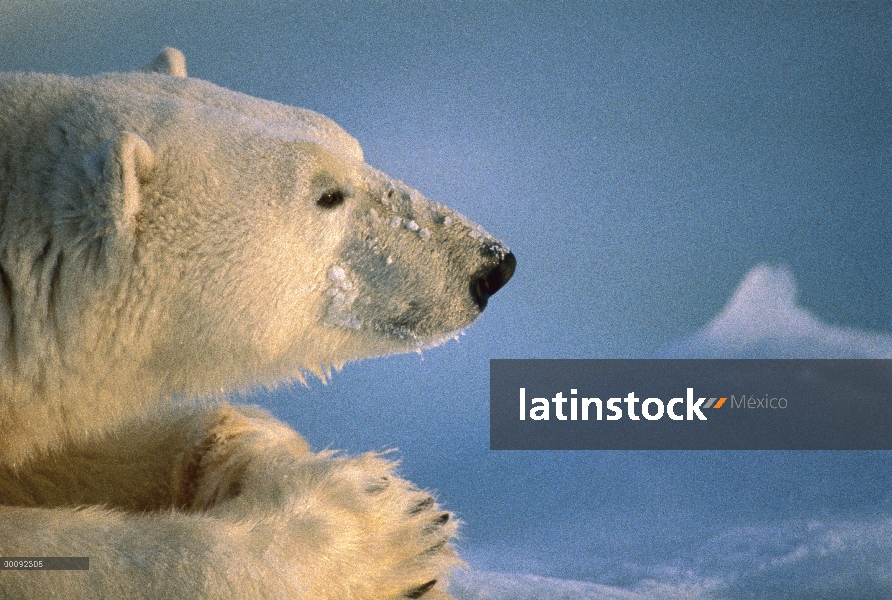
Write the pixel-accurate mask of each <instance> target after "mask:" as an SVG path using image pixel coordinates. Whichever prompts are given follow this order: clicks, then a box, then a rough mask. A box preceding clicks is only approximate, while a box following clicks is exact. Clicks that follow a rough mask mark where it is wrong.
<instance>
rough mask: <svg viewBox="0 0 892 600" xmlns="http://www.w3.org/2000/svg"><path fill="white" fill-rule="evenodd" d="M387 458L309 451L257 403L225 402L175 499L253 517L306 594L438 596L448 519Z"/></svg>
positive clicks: (189, 506) (190, 506)
mask: <svg viewBox="0 0 892 600" xmlns="http://www.w3.org/2000/svg"><path fill="white" fill-rule="evenodd" d="M394 466H395V465H394V463H392V462H389V461H387V460H384V459H383V458H382V457H381V456H379V455H375V454H366V455H362V456H358V457H352V458H351V457H341V456H337V455H335V454H333V453H330V452H326V453H320V454H313V453H310V452H309V451H307V450H306V445H305V443H304V442H303V440H302V439H301V438H300V436H298V435H297V433H296V432H294V431H293V430H292V429H290V428H288V427H286V426H285V425H283V424H281V423H279V422H277V421H275V420H274V419H272V418H271V417H269V416H268V415H267V414H266V413H263V412H262V411H258V410H256V409H250V408H242V407H240V408H233V407H224V408H221V409H220V410H219V412H218V413H217V424H216V425H215V426H214V427H212V428H210V429H209V430H207V431H206V433H205V435H204V437H203V438H202V439H201V440H200V441H198V442H197V443H196V444H195V445H194V452H193V455H192V457H191V459H189V460H188V461H185V463H184V465H183V467H182V469H181V473H182V478H183V481H184V484H183V486H182V488H181V489H182V495H181V497H180V499H179V503H180V505H181V506H182V507H183V508H184V509H185V510H187V511H196V512H199V513H203V514H207V515H209V516H214V517H217V518H220V519H222V520H224V521H236V522H244V521H245V520H248V521H250V522H254V523H256V525H255V526H254V529H253V532H252V536H253V537H254V538H255V541H256V543H259V544H261V545H262V546H263V547H264V548H265V550H264V553H265V556H266V557H267V558H268V559H269V560H271V561H272V562H274V563H275V564H278V565H288V569H289V570H290V571H292V572H295V574H296V575H297V578H298V579H299V580H300V581H302V582H304V584H305V585H306V597H307V598H369V599H383V598H420V597H422V596H425V595H427V597H429V598H431V597H437V596H439V597H446V596H445V595H444V594H442V592H441V591H440V589H435V585H436V583H437V582H438V580H442V579H443V578H444V577H445V576H446V575H447V574H448V571H449V570H450V568H452V567H454V566H456V565H457V564H458V563H459V561H458V559H457V557H456V556H455V553H454V552H453V550H452V549H451V548H449V546H448V540H449V538H450V537H451V536H452V535H453V534H454V533H455V529H456V524H455V522H454V519H451V518H450V515H449V513H447V512H444V511H442V510H440V508H439V507H438V505H437V504H436V502H435V501H434V499H433V498H432V497H431V496H430V495H429V494H427V493H425V492H423V491H419V490H417V489H415V488H414V487H413V486H412V485H411V484H409V483H408V482H407V481H405V480H403V479H400V478H399V477H397V476H395V475H394ZM440 587H442V586H440Z"/></svg>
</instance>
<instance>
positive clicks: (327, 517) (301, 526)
mask: <svg viewBox="0 0 892 600" xmlns="http://www.w3.org/2000/svg"><path fill="white" fill-rule="evenodd" d="M393 468H394V465H393V463H391V462H388V461H386V460H384V459H382V458H381V457H380V456H377V455H373V454H367V455H363V456H358V457H352V458H351V457H342V456H336V455H334V454H333V453H321V454H313V453H311V452H310V451H309V449H308V447H307V445H306V442H304V440H303V439H302V438H301V437H300V436H299V435H298V434H297V433H296V432H295V431H294V430H292V429H290V428H289V427H287V426H285V425H284V424H282V423H280V422H278V421H276V420H275V419H273V418H272V417H271V416H269V415H268V414H267V413H265V412H263V411H261V410H259V409H255V408H250V407H232V406H225V405H224V406H199V407H179V408H171V409H169V410H164V411H160V412H156V413H153V414H152V415H151V416H149V417H146V418H143V419H138V420H135V421H134V422H132V423H129V424H126V425H125V426H124V427H122V428H121V429H120V430H119V431H115V432H107V433H106V435H104V436H102V437H94V438H91V439H89V440H82V441H80V442H78V443H74V442H72V443H70V444H68V445H66V446H64V447H63V448H60V449H58V450H57V451H55V452H52V453H49V454H46V455H41V456H36V457H35V458H34V459H33V460H32V461H31V462H29V463H26V464H20V465H16V466H15V467H14V468H13V467H0V504H2V505H5V507H4V506H0V556H89V557H90V561H91V562H90V565H91V567H90V572H89V573H86V574H84V573H78V572H70V573H67V574H65V573H56V574H53V575H49V574H48V576H47V577H45V578H44V580H45V581H46V582H47V583H48V584H49V582H50V581H51V580H52V581H54V582H56V583H53V584H51V585H50V587H51V588H52V589H55V590H57V591H58V590H59V589H62V588H64V589H65V590H70V592H71V593H70V594H69V595H68V596H64V595H63V597H72V598H74V597H91V596H93V597H103V596H106V597H132V598H142V597H146V598H151V597H164V596H165V595H167V594H168V593H169V592H170V591H171V590H173V591H174V592H175V593H174V596H176V595H180V596H182V597H195V598H218V597H219V598H225V597H242V598H267V597H275V598H279V597H288V598H300V599H303V600H330V599H333V598H338V599H357V600H358V599H364V600H366V599H367V600H383V599H397V598H420V597H422V596H424V597H425V598H426V599H430V598H446V597H448V596H446V595H445V594H444V593H443V592H442V591H441V588H442V586H443V584H442V582H443V579H444V577H445V576H446V575H447V573H448V571H449V569H450V568H452V567H453V566H456V565H457V564H458V563H459V561H458V559H457V558H456V556H455V553H454V552H453V551H452V549H451V548H449V546H448V540H449V537H450V536H451V535H452V534H453V533H454V532H455V529H456V525H455V523H454V520H453V519H450V518H449V514H448V513H446V512H443V511H442V510H440V509H439V507H438V506H437V504H436V503H435V502H434V500H433V498H431V496H430V495H428V494H427V493H425V492H422V491H419V490H417V489H415V488H413V487H412V486H411V485H410V484H409V483H408V482H406V481H404V480H402V479H400V478H398V477H396V476H395V475H394V473H393ZM85 506H86V507H90V508H88V509H86V510H84V509H76V508H74V507H85ZM177 561H181V563H182V564H183V565H188V569H187V570H185V571H184V570H181V569H179V568H178V566H177ZM153 562H157V563H158V564H164V565H166V567H165V569H166V570H158V569H157V568H156V567H153V566H152V564H153ZM7 575H8V576H7V577H5V578H0V597H15V594H14V593H13V592H12V590H28V589H32V591H33V590H34V589H40V588H39V586H38V588H31V587H30V586H31V585H33V583H34V575H35V574H31V573H19V574H9V573H7ZM36 575H40V574H36ZM42 581H43V580H42ZM63 581H64V585H62V588H59V585H61V582H63ZM437 581H439V582H440V583H439V584H437V583H436V582H437ZM4 582H5V583H4ZM47 589H50V588H47ZM54 593H55V592H54ZM10 594H11V595H10ZM32 596H33V595H32ZM33 597H36V596H33Z"/></svg>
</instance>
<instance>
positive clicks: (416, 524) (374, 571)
mask: <svg viewBox="0 0 892 600" xmlns="http://www.w3.org/2000/svg"><path fill="white" fill-rule="evenodd" d="M305 464H306V471H307V472H308V474H310V478H309V481H306V482H305V485H306V487H305V488H304V490H305V491H304V492H303V493H302V494H301V499H300V500H298V502H297V507H299V510H300V511H301V512H302V514H307V515H309V514H313V515H314V516H316V517H317V518H318V517H321V520H320V522H319V525H321V527H320V531H324V534H323V535H325V537H326V538H327V540H326V543H323V544H322V547H323V548H327V552H326V553H327V554H328V556H325V557H322V556H320V559H323V560H326V561H331V560H332V559H333V558H335V557H338V558H340V559H341V560H342V561H343V563H342V564H344V568H345V571H347V572H349V573H350V574H349V575H345V576H344V579H345V580H344V583H345V584H346V587H345V589H344V590H336V589H329V588H327V587H326V588H325V594H322V596H326V595H329V594H330V593H331V592H335V593H344V596H342V597H349V596H348V595H347V594H348V593H354V594H356V593H357V591H359V590H361V592H359V593H358V595H357V596H356V597H359V598H393V599H397V598H421V597H425V598H433V597H437V596H439V597H441V598H442V597H445V596H443V595H440V590H439V589H435V586H437V584H438V582H441V581H442V580H443V578H444V577H445V576H446V575H447V574H448V572H449V570H450V569H451V568H452V567H454V566H456V565H457V564H459V562H460V561H459V560H458V558H457V557H456V554H455V552H454V551H453V549H452V548H451V547H450V546H449V539H450V538H451V537H452V536H453V535H454V534H455V531H456V529H457V523H456V520H455V519H454V518H452V516H451V515H450V514H449V513H448V512H446V511H444V510H442V509H441V508H440V506H439V505H438V504H437V502H436V501H435V500H434V498H433V497H432V496H431V495H430V494H429V493H427V492H424V491H421V490H418V489H417V488H415V487H414V486H412V485H411V484H410V483H409V482H407V481H406V480H404V479H401V478H399V477H397V476H396V475H394V468H395V466H396V465H395V464H394V463H392V462H390V461H387V460H385V459H383V458H382V457H381V456H380V455H377V454H366V455H363V456H358V457H354V458H346V457H339V456H335V455H331V454H321V455H315V456H313V457H312V458H309V459H307V460H306V461H305ZM335 560H337V559H335ZM439 587H442V585H440V586H439ZM348 590H349V592H348Z"/></svg>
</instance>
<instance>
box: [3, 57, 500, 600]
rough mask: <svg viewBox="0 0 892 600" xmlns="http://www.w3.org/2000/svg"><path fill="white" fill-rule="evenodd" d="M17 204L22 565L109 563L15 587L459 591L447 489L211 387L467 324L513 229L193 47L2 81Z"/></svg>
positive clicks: (9, 315)
mask: <svg viewBox="0 0 892 600" xmlns="http://www.w3.org/2000/svg"><path fill="white" fill-rule="evenodd" d="M0 207H2V218H0V507H2V508H0V554H2V555H3V556H89V557H90V570H89V571H88V572H54V573H45V574H44V575H45V577H35V576H34V574H33V573H28V572H14V571H7V572H6V573H5V574H4V577H2V578H0V596H2V597H50V596H53V597H70V598H82V597H108V598H112V597H127V598H158V597H190V598H230V597H240V598H283V597H288V598H302V599H306V600H310V599H320V600H321V599H332V598H339V599H341V598H343V599H349V598H355V599H369V600H372V599H374V600H381V599H388V598H418V597H421V596H426V597H428V598H432V597H445V594H444V593H443V592H442V591H441V589H442V585H441V584H440V583H438V582H442V581H443V579H444V578H445V577H446V576H448V573H449V570H450V569H451V568H452V567H453V566H454V565H456V564H457V563H458V559H457V558H456V556H455V553H454V552H453V550H452V549H451V548H450V545H449V539H450V537H451V536H452V535H453V534H454V533H455V528H456V525H455V519H454V518H451V517H450V515H449V513H447V512H444V511H443V510H442V509H440V508H439V507H438V505H437V503H436V501H435V500H434V499H433V497H432V496H431V495H430V494H428V493H426V492H423V491H420V490H417V489H415V488H414V487H413V486H412V485H411V484H409V483H408V482H406V481H404V480H402V479H400V478H399V477H398V476H397V475H396V474H395V472H394V467H395V465H394V464H392V463H390V462H388V461H387V460H385V459H384V458H383V457H381V456H377V455H363V456H358V457H348V456H342V455H339V454H334V453H321V454H317V453H313V452H311V451H310V449H309V448H308V447H307V444H306V443H305V442H304V440H303V439H302V438H301V437H300V436H299V435H298V434H297V433H295V432H294V431H293V430H292V429H290V428H289V427H287V426H286V425H284V424H282V423H279V422H277V421H276V420H274V419H273V418H271V417H270V416H269V415H267V414H266V413H264V412H263V411H260V410H258V409H254V408H249V407H232V406H229V405H226V404H223V403H215V402H212V401H211V399H212V398H219V397H220V395H221V393H223V392H225V391H226V390H233V389H244V388H248V387H251V386H257V385H274V384H276V383H278V382H282V381H287V380H290V379H301V380H302V379H303V376H304V374H305V373H308V372H309V373H315V374H317V375H318V376H319V377H321V378H325V377H327V376H328V375H330V372H331V368H332V367H335V368H340V366H341V365H343V364H344V363H346V362H348V361H351V360H359V359H364V358H369V357H373V356H380V355H384V354H390V353H396V352H409V351H420V350H421V349H424V348H427V347H431V346H434V345H436V344H439V343H442V342H443V341H445V340H447V339H451V338H454V337H455V336H456V335H457V333H459V332H460V331H462V330H463V329H464V328H466V327H467V326H468V325H470V324H471V323H472V322H473V321H474V320H475V319H476V318H477V316H478V315H479V314H480V313H481V312H482V311H483V309H484V308H485V307H486V304H487V301H488V300H489V297H490V296H492V294H494V293H495V292H496V291H498V290H499V289H500V288H501V287H502V286H503V285H504V284H505V283H506V282H507V281H508V279H509V278H510V277H511V275H512V274H513V271H514V266H515V260H514V256H513V255H512V254H511V253H510V251H509V250H508V248H507V247H506V246H505V245H504V244H502V243H501V242H500V241H498V240H497V239H495V238H493V237H492V236H490V235H489V234H488V233H486V232H485V231H484V230H483V229H482V228H480V227H479V226H478V225H475V224H474V223H471V222H470V221H468V220H467V219H465V218H464V217H462V216H461V215H459V214H457V213H455V212H454V211H452V210H450V209H448V208H446V207H445V206H442V205H440V204H437V203H435V202H432V201H430V200H428V199H426V198H425V197H424V196H422V195H421V194H420V193H419V192H417V191H415V190H412V189H410V188H409V187H407V186H406V185H405V184H403V183H402V182H399V181H395V180H393V179H391V178H390V177H388V176H387V175H385V174H383V173H381V172H379V171H376V170H375V169H373V168H372V167H370V166H369V165H367V164H366V163H365V162H364V160H363V155H362V150H361V148H360V147H359V144H358V143H357V142H356V140H354V139H353V138H352V137H350V136H349V135H348V134H347V133H346V132H344V131H343V130H342V129H341V128H340V127H338V126H337V125H336V124H335V123H334V122H332V121H330V120H329V119H327V118H325V117H323V116H322V115H319V114H316V113H313V112H311V111H307V110H303V109H299V108H293V107H289V106H283V105H281V104H276V103H274V102H268V101H265V100H260V99H257V98H252V97H250V96H246V95H244V94H239V93H236V92H232V91H229V90H225V89H223V88H220V87H217V86H214V85H212V84H210V83H207V82H204V81H200V80H197V79H191V78H188V77H187V73H186V63H185V58H184V57H183V55H182V53H180V52H179V51H177V50H174V49H171V48H167V49H165V50H163V51H162V53H161V54H160V55H159V56H158V57H157V58H156V59H155V60H154V61H152V62H151V63H149V64H148V65H147V66H146V67H144V68H143V69H142V71H141V72H135V73H112V74H104V75H97V76H95V77H88V78H82V79H76V78H70V77H65V76H57V75H40V74H0ZM176 398H178V399H179V401H175V400H174V399H176Z"/></svg>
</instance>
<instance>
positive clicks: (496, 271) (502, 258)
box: [471, 251, 517, 311]
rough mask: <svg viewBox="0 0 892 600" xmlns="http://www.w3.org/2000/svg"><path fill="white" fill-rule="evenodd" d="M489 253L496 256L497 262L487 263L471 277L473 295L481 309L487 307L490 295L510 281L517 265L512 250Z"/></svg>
mask: <svg viewBox="0 0 892 600" xmlns="http://www.w3.org/2000/svg"><path fill="white" fill-rule="evenodd" d="M488 253H489V254H491V255H493V256H494V257H495V258H496V260H497V262H496V264H495V265H487V266H486V267H484V268H483V269H482V270H481V271H478V272H477V273H476V274H475V275H474V277H472V278H471V296H472V297H473V298H474V302H476V303H477V306H478V307H479V309H480V310H481V311H482V310H483V309H484V308H486V304H487V302H489V297H490V296H492V295H493V294H495V293H496V292H498V291H499V290H500V289H502V286H504V285H505V284H506V283H508V280H509V279H511V276H512V275H514V269H515V268H516V267H517V259H516V258H515V257H514V253H512V252H507V253H504V254H501V253H496V252H491V251H489V252H488Z"/></svg>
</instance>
